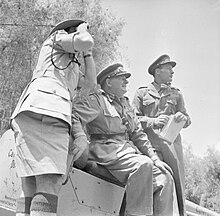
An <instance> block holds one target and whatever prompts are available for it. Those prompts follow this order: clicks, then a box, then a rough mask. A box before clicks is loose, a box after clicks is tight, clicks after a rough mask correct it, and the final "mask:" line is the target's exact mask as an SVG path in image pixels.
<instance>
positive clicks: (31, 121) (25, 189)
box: [11, 20, 96, 216]
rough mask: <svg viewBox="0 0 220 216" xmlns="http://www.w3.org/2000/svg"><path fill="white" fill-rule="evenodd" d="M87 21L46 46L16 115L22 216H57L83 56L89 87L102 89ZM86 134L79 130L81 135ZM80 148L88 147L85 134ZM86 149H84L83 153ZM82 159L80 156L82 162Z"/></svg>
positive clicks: (65, 28) (63, 27)
mask: <svg viewBox="0 0 220 216" xmlns="http://www.w3.org/2000/svg"><path fill="white" fill-rule="evenodd" d="M87 28H88V24H87V23H86V22H84V21H83V20H66V21H64V22H61V23H59V24H58V25H56V26H55V27H54V29H53V30H52V31H51V32H50V35H49V37H48V38H47V39H46V40H45V42H44V43H43V45H42V47H41V50H40V53H39V57H38V62H37V65H36V68H35V70H34V72H33V77H32V80H31V82H30V83H29V84H28V85H27V87H26V88H25V90H24V92H23V93H22V95H21V97H20V100H19V102H18V104H17V106H16V108H15V111H14V113H13V115H12V117H11V118H12V122H11V126H12V129H13V130H14V133H15V139H16V150H17V155H16V160H17V161H16V162H17V168H18V176H19V177H21V180H22V194H21V197H20V198H18V200H17V209H16V216H28V215H31V216H56V215H57V202H58V194H59V191H60V188H61V185H62V179H63V175H64V174H65V173H66V170H67V155H68V150H69V139H70V136H74V135H75V131H74V130H72V129H71V126H72V123H71V111H72V100H73V98H74V96H75V94H76V89H77V85H78V81H79V79H80V76H81V75H80V74H82V73H81V72H80V71H79V64H80V63H79V61H78V59H77V57H78V55H79V53H80V52H81V53H83V57H84V62H85V81H86V82H87V84H90V85H91V86H92V85H93V84H96V72H95V65H94V61H93V57H92V47H93V44H94V41H93V38H92V37H91V35H90V34H89V32H88V31H87ZM80 130H82V128H81V126H80V125H78V128H77V131H80ZM74 139H75V140H74V144H75V145H76V146H77V145H78V146H79V145H82V146H86V144H87V139H86V136H85V134H84V133H83V130H82V133H81V134H80V135H78V136H77V137H76V136H74ZM81 148H83V147H81ZM79 156H80V154H79V153H78V154H77V157H79Z"/></svg>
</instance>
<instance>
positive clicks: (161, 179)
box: [73, 63, 178, 216]
mask: <svg viewBox="0 0 220 216" xmlns="http://www.w3.org/2000/svg"><path fill="white" fill-rule="evenodd" d="M130 76H131V74H130V73H128V72H127V71H125V70H124V68H123V65H122V64H119V63H116V64H112V65H110V66H109V67H107V68H105V69H104V70H102V71H101V72H100V73H98V75H97V82H98V83H99V84H100V85H101V89H98V90H96V91H94V92H93V93H91V94H90V95H89V96H88V97H84V98H83V99H81V98H80V99H79V100H78V99H77V98H76V100H75V101H74V105H73V113H76V114H75V115H74V116H76V115H78V118H79V119H80V121H81V122H82V125H86V129H87V132H88V134H89V136H90V144H89V160H91V161H95V162H96V163H97V164H100V165H102V166H104V167H105V168H106V169H107V170H108V171H109V172H110V173H111V174H112V175H113V176H114V177H115V178H116V179H117V180H118V181H120V182H121V183H123V184H126V215H127V216H132V215H135V216H143V215H152V214H153V215H155V216H156V215H161V216H162V215H163V216H171V215H173V216H176V215H178V207H177V201H176V193H175V187H174V182H173V179H172V176H171V174H170V172H172V171H171V170H170V168H169V166H167V165H166V164H165V163H163V162H162V161H161V160H160V159H159V158H158V156H157V155H156V154H155V152H154V150H153V148H152V146H151V143H150V142H149V140H148V137H147V135H146V134H145V133H144V132H143V130H142V127H141V124H140V122H139V120H138V118H137V117H136V115H135V113H134V110H133V109H132V107H131V105H130V103H129V100H128V98H127V97H125V96H124V94H125V93H126V92H127V84H128V80H127V79H128V78H129V77H130Z"/></svg>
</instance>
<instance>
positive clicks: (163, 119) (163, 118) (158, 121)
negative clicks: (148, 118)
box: [154, 115, 169, 127]
mask: <svg viewBox="0 0 220 216" xmlns="http://www.w3.org/2000/svg"><path fill="white" fill-rule="evenodd" d="M168 120H169V116H168V115H160V116H158V117H157V118H154V126H157V127H162V126H164V125H165V124H166V123H167V122H168Z"/></svg>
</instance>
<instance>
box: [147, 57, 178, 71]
mask: <svg viewBox="0 0 220 216" xmlns="http://www.w3.org/2000/svg"><path fill="white" fill-rule="evenodd" d="M165 64H171V65H172V67H175V66H176V62H174V61H170V57H169V56H168V55H166V54H164V55H162V56H160V57H159V58H158V59H156V61H154V62H153V63H152V64H151V65H150V67H149V68H148V73H149V74H151V75H154V72H155V69H156V68H158V67H160V66H161V65H165Z"/></svg>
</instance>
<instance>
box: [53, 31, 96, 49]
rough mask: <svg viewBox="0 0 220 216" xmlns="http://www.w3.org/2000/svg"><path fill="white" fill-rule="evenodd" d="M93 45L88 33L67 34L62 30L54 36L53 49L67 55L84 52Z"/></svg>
mask: <svg viewBox="0 0 220 216" xmlns="http://www.w3.org/2000/svg"><path fill="white" fill-rule="evenodd" d="M93 45H94V41H93V38H92V36H91V35H90V34H89V33H88V32H83V33H79V32H74V33H71V34H68V33H67V32H65V31H64V30H61V31H58V33H57V34H56V36H55V41H54V47H55V49H56V48H57V49H62V50H63V51H65V52H67V53H75V52H77V51H78V52H81V51H86V50H88V49H90V48H92V46H93Z"/></svg>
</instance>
